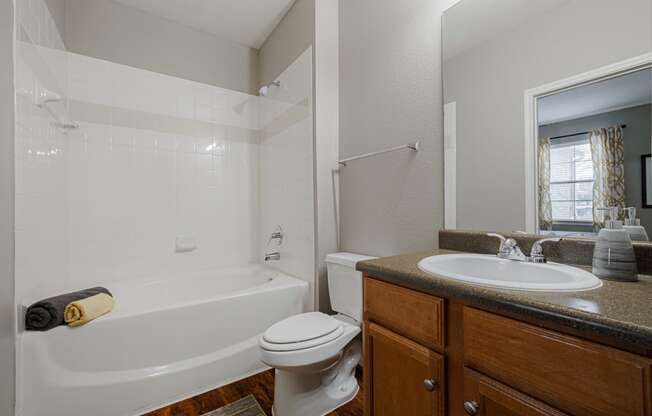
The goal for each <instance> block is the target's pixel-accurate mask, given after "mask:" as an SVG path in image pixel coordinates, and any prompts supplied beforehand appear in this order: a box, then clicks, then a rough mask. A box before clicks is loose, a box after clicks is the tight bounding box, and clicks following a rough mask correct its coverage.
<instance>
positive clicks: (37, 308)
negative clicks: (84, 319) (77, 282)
mask: <svg viewBox="0 0 652 416" xmlns="http://www.w3.org/2000/svg"><path fill="white" fill-rule="evenodd" d="M99 293H106V294H107V295H109V296H113V295H111V292H109V290H108V289H106V288H103V287H92V288H90V289H85V290H79V291H77V292H72V293H66V294H65V295H59V296H54V297H51V298H47V299H43V300H41V301H39V302H36V303H35V304H33V305H31V306H30V307H29V308H27V313H26V314H25V329H27V330H28V331H47V330H49V329H52V328H54V327H57V326H59V325H64V324H65V321H64V316H63V311H64V309H66V305H68V304H69V303H71V302H75V301H78V300H81V299H86V298H88V297H91V296H94V295H97V294H99Z"/></svg>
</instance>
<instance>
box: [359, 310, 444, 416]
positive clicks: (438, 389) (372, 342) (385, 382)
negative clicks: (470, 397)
mask: <svg viewBox="0 0 652 416" xmlns="http://www.w3.org/2000/svg"><path fill="white" fill-rule="evenodd" d="M364 350H365V354H364V356H365V367H364V382H365V391H366V395H365V416H405V415H410V416H443V415H444V403H443V400H444V363H443V358H442V356H441V355H439V354H437V353H436V352H434V351H431V350H429V349H428V348H426V347H424V346H422V345H419V344H417V343H415V342H413V341H411V340H409V339H407V338H404V337H402V336H400V335H397V334H395V333H393V332H391V331H389V330H387V329H385V328H383V327H381V326H379V325H376V324H373V323H366V324H365V336H364Z"/></svg>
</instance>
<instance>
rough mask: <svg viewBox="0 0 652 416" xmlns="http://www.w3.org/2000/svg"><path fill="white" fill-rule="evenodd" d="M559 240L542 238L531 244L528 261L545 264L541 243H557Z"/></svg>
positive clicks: (556, 238)
mask: <svg viewBox="0 0 652 416" xmlns="http://www.w3.org/2000/svg"><path fill="white" fill-rule="evenodd" d="M559 240H561V238H559V237H549V238H542V239H541V240H537V241H535V242H534V244H532V250H530V261H531V262H532V263H545V262H546V257H545V256H544V255H543V245H542V244H543V243H545V242H546V241H559Z"/></svg>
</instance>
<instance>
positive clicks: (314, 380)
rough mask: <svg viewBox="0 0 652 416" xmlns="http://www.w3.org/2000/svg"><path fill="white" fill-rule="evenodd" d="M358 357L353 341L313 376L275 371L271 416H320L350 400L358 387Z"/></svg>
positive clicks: (356, 343) (358, 345) (358, 346)
mask: <svg viewBox="0 0 652 416" xmlns="http://www.w3.org/2000/svg"><path fill="white" fill-rule="evenodd" d="M361 357H362V348H361V342H360V340H359V339H357V338H356V339H354V340H353V341H351V343H349V345H348V346H347V347H346V348H344V350H343V352H342V355H341V357H340V359H339V360H338V361H336V362H335V363H334V364H333V365H330V366H328V367H327V368H325V369H324V370H322V371H318V372H315V373H305V372H296V371H287V370H279V369H276V371H275V381H274V385H275V386H274V405H273V407H272V414H273V415H274V416H323V415H326V414H328V413H329V412H331V411H333V410H335V409H337V408H338V407H340V406H342V405H344V404H346V403H348V402H350V401H351V400H353V398H354V397H355V395H356V394H358V391H359V390H360V386H359V385H358V381H357V380H356V378H355V369H356V367H357V365H358V363H359V362H360V359H361Z"/></svg>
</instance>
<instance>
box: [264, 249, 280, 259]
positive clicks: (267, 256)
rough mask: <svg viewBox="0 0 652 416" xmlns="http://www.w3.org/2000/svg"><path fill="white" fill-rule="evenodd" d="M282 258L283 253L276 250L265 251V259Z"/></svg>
mask: <svg viewBox="0 0 652 416" xmlns="http://www.w3.org/2000/svg"><path fill="white" fill-rule="evenodd" d="M270 260H281V253H279V252H278V251H275V252H273V253H265V261H270Z"/></svg>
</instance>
